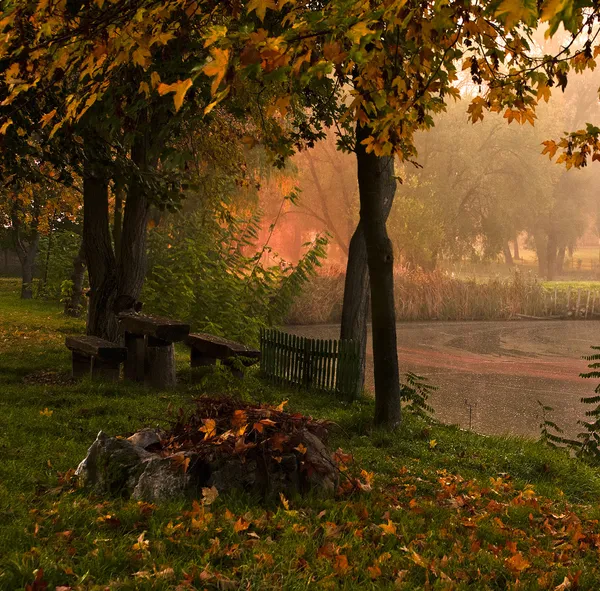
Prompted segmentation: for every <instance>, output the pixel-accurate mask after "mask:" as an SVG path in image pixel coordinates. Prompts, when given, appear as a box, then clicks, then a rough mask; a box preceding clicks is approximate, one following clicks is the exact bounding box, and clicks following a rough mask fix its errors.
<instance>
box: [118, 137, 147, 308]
mask: <svg viewBox="0 0 600 591" xmlns="http://www.w3.org/2000/svg"><path fill="white" fill-rule="evenodd" d="M131 160H132V161H133V162H134V163H135V164H136V165H137V167H138V169H139V171H140V173H141V174H142V175H143V174H144V173H147V172H148V171H149V169H150V168H151V167H153V166H154V165H155V162H154V161H153V162H150V159H149V155H148V139H147V137H146V136H145V135H144V136H140V137H138V138H136V140H135V142H134V144H133V147H132V149H131ZM149 216H150V205H149V203H148V199H147V197H146V190H145V188H144V183H143V182H142V180H141V179H139V178H137V179H132V180H131V181H130V182H129V191H128V193H127V200H126V202H125V215H124V217H123V233H122V238H121V246H120V252H119V259H118V260H119V264H118V286H119V289H118V291H119V294H118V301H117V308H116V312H117V313H118V312H120V311H122V310H125V309H128V308H130V307H132V306H133V304H134V303H135V302H136V301H137V299H138V298H139V296H140V292H141V291H142V286H143V284H144V278H145V277H146V263H147V253H146V242H147V241H146V238H147V226H148V220H149Z"/></svg>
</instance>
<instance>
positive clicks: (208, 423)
mask: <svg viewBox="0 0 600 591" xmlns="http://www.w3.org/2000/svg"><path fill="white" fill-rule="evenodd" d="M202 423H203V425H202V427H200V429H198V430H199V431H201V432H202V433H204V439H205V440H206V439H210V438H211V437H214V436H215V435H216V434H217V422H216V421H215V420H214V419H202Z"/></svg>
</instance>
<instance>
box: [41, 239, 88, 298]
mask: <svg viewBox="0 0 600 591" xmlns="http://www.w3.org/2000/svg"><path fill="white" fill-rule="evenodd" d="M80 245H81V236H80V235H79V234H77V233H76V232H74V231H72V230H66V229H57V230H54V231H53V232H52V234H51V237H50V235H48V236H44V237H42V239H41V240H40V249H39V254H38V259H37V271H38V272H37V275H38V278H39V281H38V290H37V295H38V296H40V297H45V298H50V299H55V300H58V299H61V298H63V297H65V296H66V294H65V293H63V291H64V290H63V287H64V284H65V282H66V281H69V277H70V276H71V273H72V272H73V259H74V258H75V257H76V256H77V253H78V251H79V248H80ZM61 301H62V300H61Z"/></svg>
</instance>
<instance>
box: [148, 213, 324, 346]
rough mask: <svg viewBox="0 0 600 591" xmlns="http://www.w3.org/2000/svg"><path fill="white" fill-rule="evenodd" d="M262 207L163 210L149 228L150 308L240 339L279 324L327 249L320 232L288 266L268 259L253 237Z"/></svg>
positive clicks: (247, 339) (254, 337)
mask: <svg viewBox="0 0 600 591" xmlns="http://www.w3.org/2000/svg"><path fill="white" fill-rule="evenodd" d="M260 220H261V215H260V213H259V212H253V213H252V212H250V213H246V214H245V215H244V214H235V213H232V212H231V211H229V210H227V209H226V208H222V209H221V211H220V212H218V213H217V214H213V213H211V212H210V211H202V210H199V211H194V212H190V213H185V214H179V215H177V216H175V217H172V218H168V219H166V220H165V223H163V224H160V225H159V226H157V227H156V228H154V229H153V230H152V231H151V232H150V235H149V244H150V255H149V259H150V261H149V262H150V268H149V273H148V277H147V281H146V285H145V287H144V292H143V296H142V298H143V300H144V301H145V304H146V306H147V308H148V310H150V311H152V312H156V313H159V314H165V315H169V316H175V317H178V318H180V319H185V320H189V321H190V322H191V323H192V325H193V327H194V329H198V330H202V331H206V332H209V333H212V334H216V335H218V336H225V337H228V338H233V339H237V340H240V341H242V342H245V343H248V344H250V343H253V344H256V343H257V342H258V334H259V329H260V328H261V327H266V326H272V325H274V324H279V323H281V321H282V320H283V318H284V316H285V315H286V313H287V312H288V310H289V307H290V306H291V304H292V301H293V298H294V297H295V296H296V295H297V294H298V292H299V291H300V289H301V287H302V286H303V285H304V284H305V283H306V281H307V280H308V279H309V278H310V277H311V276H312V275H313V274H314V273H315V270H316V268H317V267H318V266H319V265H320V260H321V259H322V258H323V257H324V255H325V245H326V240H325V239H324V238H321V237H318V238H317V239H316V240H315V242H314V243H313V244H311V245H309V248H308V250H307V252H306V254H305V255H304V257H303V258H302V259H301V260H300V261H299V262H298V264H297V265H295V266H292V265H289V264H287V263H286V262H285V261H282V260H280V261H279V264H277V265H272V266H266V265H265V264H264V263H263V261H262V257H263V255H264V254H265V252H267V251H269V250H270V249H269V246H268V244H266V245H264V246H263V247H262V248H260V246H259V245H257V243H256V240H257V236H258V230H259V225H260Z"/></svg>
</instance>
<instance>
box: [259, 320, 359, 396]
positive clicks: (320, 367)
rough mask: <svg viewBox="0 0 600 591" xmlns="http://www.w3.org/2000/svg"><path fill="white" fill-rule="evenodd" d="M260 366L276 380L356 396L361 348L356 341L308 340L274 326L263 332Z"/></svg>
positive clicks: (261, 336)
mask: <svg viewBox="0 0 600 591" xmlns="http://www.w3.org/2000/svg"><path fill="white" fill-rule="evenodd" d="M260 352H261V362H260V368H261V370H262V373H263V375H264V376H265V377H266V378H268V379H270V380H272V381H273V382H275V383H280V384H290V385H293V386H297V387H303V388H307V389H312V390H320V391H323V392H333V393H335V394H339V395H341V396H344V397H348V398H356V397H357V396H358V395H359V394H360V392H359V383H358V379H359V369H360V368H359V364H360V351H359V344H358V342H356V341H351V340H348V341H346V340H344V341H336V340H322V339H308V338H306V337H300V336H297V335H293V334H288V333H285V332H281V331H279V330H275V329H263V330H261V333H260Z"/></svg>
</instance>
